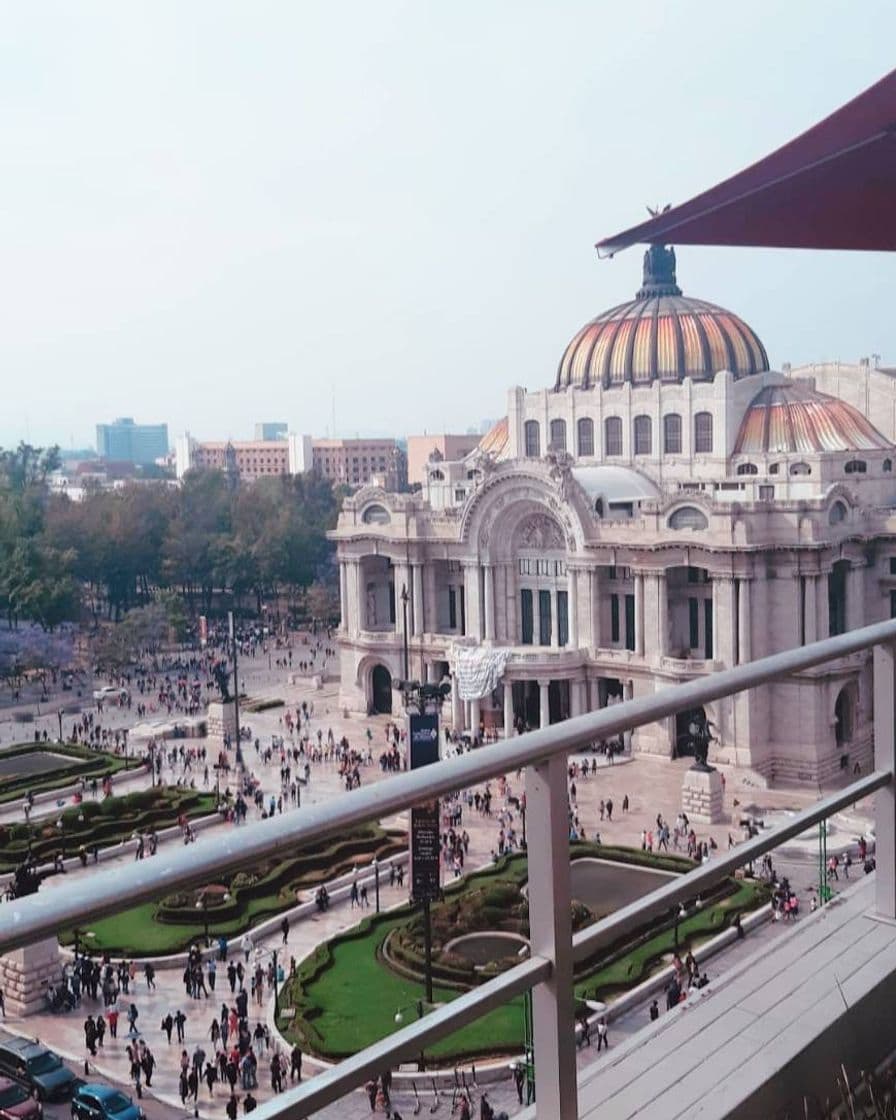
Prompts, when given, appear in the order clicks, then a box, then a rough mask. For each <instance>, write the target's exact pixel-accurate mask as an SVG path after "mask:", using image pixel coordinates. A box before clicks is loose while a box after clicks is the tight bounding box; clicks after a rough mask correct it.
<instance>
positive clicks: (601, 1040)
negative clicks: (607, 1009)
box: [597, 1016, 610, 1054]
mask: <svg viewBox="0 0 896 1120" xmlns="http://www.w3.org/2000/svg"><path fill="white" fill-rule="evenodd" d="M605 1046H606V1048H607V1049H608V1050H609V1049H610V1043H609V1042H608V1041H607V1020H606V1018H605V1017H604V1016H601V1017H600V1019H598V1021H597V1052H598V1054H599V1053H600V1052H601V1050H602V1049H603V1048H604V1047H605Z"/></svg>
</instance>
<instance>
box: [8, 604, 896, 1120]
mask: <svg viewBox="0 0 896 1120" xmlns="http://www.w3.org/2000/svg"><path fill="white" fill-rule="evenodd" d="M894 645H896V621H891V622H882V623H877V624H875V625H873V626H867V627H865V628H864V629H861V630H856V631H853V632H851V633H849V634H843V635H839V636H837V637H835V638H828V639H826V640H824V641H821V642H817V643H815V644H813V645H810V646H804V647H801V648H799V649H795V650H790V651H788V652H786V653H780V654H774V655H772V656H771V657H766V658H763V659H762V660H760V661H754V662H751V663H749V664H747V665H741V666H738V667H737V668H735V669H729V670H726V671H724V672H719V673H715V674H713V675H712V676H708V677H704V678H700V679H697V680H694V681H690V682H688V683H686V684H681V685H676V686H673V687H671V688H667V689H663V690H662V691H660V692H656V693H654V694H653V695H651V696H646V697H642V698H639V699H637V700H630V701H627V702H625V703H621V704H617V705H614V706H613V707H612V708H608V709H607V708H605V709H602V710H600V711H598V712H591V713H589V714H586V715H583V716H577V717H575V718H573V719H569V720H566V721H565V722H564V723H561V724H555V725H554V726H552V727H546V728H543V729H541V730H539V731H533V732H530V733H529V734H526V735H522V736H519V737H517V738H514V739H511V740H509V741H503V742H499V743H494V744H491V745H490V746H487V747H483V748H481V749H480V750H477V751H475V752H472V753H468V754H465V755H461V756H458V757H455V758H451V759H446V760H444V761H441V762H438V763H435V764H433V765H431V766H428V767H425V768H424V769H422V770H416V771H412V772H407V773H403V774H400V775H398V776H396V777H394V778H391V779H390V780H389V781H387V782H382V783H379V784H377V785H374V786H370V787H367V788H361V789H358V790H355V791H353V792H351V793H347V794H345V795H344V796H343V797H341V798H340V799H339V800H338V801H336V802H332V803H329V804H327V805H313V806H308V807H306V808H302V809H299V810H297V811H295V812H293V813H290V814H288V815H285V816H279V817H274V818H271V819H269V820H265V821H260V822H258V823H255V824H250V825H246V826H243V827H239V828H234V829H233V830H232V831H231V832H230V833H228V834H227V836H226V837H225V838H222V839H220V840H219V839H217V838H216V842H215V844H214V845H208V846H207V847H204V848H201V849H196V848H194V847H192V846H190V847H187V848H184V849H181V850H179V851H177V852H175V853H172V854H167V853H163V852H160V853H159V854H158V855H157V856H156V857H155V858H154V859H152V860H145V861H141V862H137V863H132V864H128V865H126V866H123V867H116V868H111V869H109V870H104V871H102V872H98V873H97V874H96V876H95V877H93V878H92V879H91V882H90V892H89V894H88V895H86V896H85V893H84V890H83V885H81V884H78V883H74V882H73V883H70V884H66V885H63V886H60V887H58V888H57V889H54V890H52V891H48V892H45V893H38V894H36V895H32V896H30V897H28V898H25V899H21V900H16V901H12V902H8V903H6V904H4V905H3V906H0V953H2V952H7V951H9V950H10V949H14V948H17V947H19V946H22V945H26V944H29V943H30V942H33V941H36V940H38V939H40V938H42V937H47V936H51V935H55V934H56V933H57V931H58V930H60V929H66V928H71V927H72V926H74V925H77V924H83V923H85V922H88V921H92V920H95V919H97V918H102V917H105V916H107V915H109V914H112V913H115V912H116V911H119V910H121V909H122V908H123V907H124V906H132V905H135V904H138V903H141V902H146V901H149V900H151V899H155V898H158V897H159V896H160V895H162V894H166V893H170V892H172V891H174V890H183V889H187V888H190V887H195V886H201V885H202V884H204V883H206V882H208V880H209V876H210V875H211V874H212V873H216V874H220V873H221V872H226V871H235V870H237V869H239V868H241V867H245V866H247V865H249V864H252V863H256V862H257V861H258V860H260V859H262V858H268V857H271V856H277V855H286V854H289V855H293V854H294V853H295V851H296V849H297V848H300V847H302V846H303V845H306V844H312V843H319V842H321V841H322V840H325V839H327V838H328V837H330V836H335V835H337V834H343V833H344V832H345V830H346V829H349V828H351V827H353V826H356V825H359V824H363V823H365V822H368V821H371V820H378V819H381V818H383V817H386V816H389V815H391V814H393V813H395V812H398V811H400V810H404V809H407V808H409V807H410V806H412V805H415V804H418V803H420V802H422V801H425V800H427V799H430V798H433V797H438V796H441V795H443V794H447V793H451V792H454V791H456V790H461V789H466V788H468V787H471V786H474V785H477V784H480V783H482V782H485V781H488V780H490V779H493V778H497V777H499V776H500V775H502V774H505V773H507V772H509V771H513V770H517V769H520V768H522V767H525V768H526V797H527V824H528V859H529V912H530V944H531V955H530V957H529V959H528V960H526V961H524V962H523V963H521V964H519V965H517V966H515V967H514V968H512V969H510V970H508V971H507V972H504V973H502V974H501V975H500V976H498V977H496V978H495V979H493V980H491V981H488V982H487V983H485V984H482V985H481V986H480V987H477V988H476V989H474V990H473V991H470V992H468V993H466V994H464V995H462V996H460V997H458V998H457V999H455V1000H453V1001H452V1002H451V1003H449V1004H447V1005H445V1006H444V1007H440V1008H438V1009H436V1010H435V1011H434V1012H432V1013H431V1014H429V1015H427V1016H426V1017H425V1018H423V1019H420V1020H418V1021H415V1022H413V1023H411V1024H410V1025H409V1026H407V1027H405V1028H403V1029H401V1030H398V1031H396V1032H395V1033H394V1034H392V1035H390V1036H389V1037H388V1038H386V1039H383V1040H382V1041H381V1042H378V1043H376V1044H375V1045H373V1046H370V1047H368V1048H367V1049H365V1050H363V1051H361V1052H359V1053H358V1054H355V1055H354V1056H353V1057H351V1058H349V1059H346V1060H345V1061H343V1062H341V1063H339V1064H338V1065H336V1066H334V1067H333V1068H331V1069H330V1070H328V1071H327V1072H325V1073H323V1074H320V1075H319V1076H317V1077H315V1078H314V1079H313V1080H311V1081H308V1082H307V1083H304V1084H302V1085H301V1086H300V1087H298V1088H295V1089H290V1090H288V1091H287V1092H286V1093H284V1094H282V1095H281V1096H279V1097H277V1098H276V1099H275V1100H272V1101H270V1102H268V1103H266V1104H265V1105H263V1106H261V1107H260V1108H259V1109H258V1110H257V1115H258V1120H268V1118H269V1117H270V1118H273V1117H282V1118H283V1120H304V1118H305V1117H307V1116H309V1115H311V1114H312V1113H313V1112H315V1111H316V1110H317V1109H320V1108H323V1107H324V1106H325V1105H327V1104H330V1103H331V1102H333V1101H335V1100H338V1099H339V1098H340V1097H342V1096H343V1095H344V1094H345V1093H347V1092H349V1091H350V1090H352V1089H354V1088H356V1087H357V1086H359V1085H360V1084H362V1083H363V1082H364V1081H365V1080H366V1079H367V1078H368V1077H369V1076H371V1075H372V1074H376V1073H379V1072H381V1071H382V1070H383V1069H384V1068H386V1067H387V1066H394V1065H396V1064H398V1063H400V1062H402V1061H405V1060H409V1059H412V1058H414V1057H415V1056H416V1055H418V1054H419V1053H420V1051H421V1049H422V1048H423V1047H425V1046H427V1045H429V1044H431V1043H433V1042H436V1041H438V1040H439V1039H442V1038H444V1037H446V1036H447V1035H449V1034H451V1033H452V1032H454V1031H456V1030H458V1029H459V1028H461V1027H463V1026H465V1025H466V1024H468V1023H470V1022H472V1021H474V1020H476V1019H478V1018H480V1017H481V1016H483V1015H485V1014H486V1013H487V1012H489V1011H490V1010H492V1009H493V1008H495V1007H497V1006H499V1005H501V1004H503V1003H506V1002H507V1001H508V1000H510V999H512V998H514V997H515V996H516V995H518V994H520V993H522V992H525V991H527V990H530V989H531V990H532V996H533V1008H534V1016H533V1017H534V1030H535V1038H534V1044H535V1067H536V1070H535V1072H536V1080H537V1084H538V1110H539V1115H544V1116H547V1117H551V1118H552V1120H574V1118H575V1117H576V1116H577V1098H576V1063H575V1041H574V1032H573V990H572V989H573V984H572V974H573V964H574V961H575V960H581V959H582V958H584V957H589V956H591V955H593V954H594V953H595V952H597V951H599V950H600V949H601V948H603V947H605V946H607V945H609V944H610V943H612V942H613V941H615V940H616V939H617V938H619V937H620V936H621V935H623V934H626V933H628V932H630V931H632V930H634V929H635V928H636V927H638V926H640V925H643V923H644V922H645V921H647V920H649V919H650V918H651V917H654V916H656V915H659V914H661V913H664V912H668V910H669V909H670V908H671V907H672V906H674V905H675V904H677V903H678V902H680V901H684V900H685V899H688V898H692V897H693V896H694V895H696V894H698V893H700V892H702V891H704V890H706V889H707V888H708V887H709V886H711V885H712V884H713V883H715V882H717V881H718V880H719V879H721V878H724V877H725V876H726V875H728V874H730V873H731V872H732V871H733V870H734V869H736V868H737V867H740V866H742V865H744V864H746V863H748V862H749V861H751V860H753V859H755V858H756V857H757V856H759V855H762V854H763V853H765V852H767V851H770V850H772V849H773V848H775V847H776V846H777V845H778V844H780V843H781V841H783V840H786V839H789V838H791V837H794V836H797V835H799V834H800V833H801V832H804V831H805V830H806V829H807V828H809V827H811V826H812V825H813V824H815V823H817V822H818V821H821V820H824V819H826V818H827V817H828V816H830V815H831V814H832V813H835V812H837V811H839V810H840V809H843V808H845V807H846V806H848V805H851V804H853V803H854V802H855V801H857V800H859V799H860V798H862V797H865V796H867V795H868V794H870V793H873V792H875V791H879V799H878V803H877V805H876V837H877V883H876V898H877V909H878V911H879V912H880V913H881V914H882V915H883V916H885V917H888V918H890V919H896V858H894V857H896V802H894V784H893V781H892V778H893V769H894V720H896V670H894V664H896V661H894ZM872 647H874V719H875V751H876V765H877V769H876V770H875V771H874V772H873V773H872V774H869V775H867V776H866V777H863V778H861V779H860V780H859V781H856V782H854V783H853V784H851V785H850V786H848V787H846V788H845V789H843V790H841V791H839V792H837V793H835V794H832V795H831V796H829V797H826V798H825V799H823V800H822V801H819V802H818V803H817V804H816V805H814V806H813V807H812V808H810V809H808V810H806V811H805V812H803V813H800V814H797V815H796V816H794V817H793V818H792V819H791V820H790V821H788V822H787V823H786V824H785V825H783V826H781V827H780V828H777V829H775V830H772V831H770V832H768V833H766V834H765V835H763V836H761V837H757V838H755V839H753V840H750V841H748V842H746V843H744V844H741V845H739V846H738V847H737V848H735V849H733V850H732V851H730V852H728V853H726V854H725V855H721V856H718V857H716V858H714V859H713V860H712V861H711V862H709V863H707V864H705V865H703V866H701V867H698V868H695V869H694V870H693V871H692V872H690V873H688V874H686V875H684V876H681V877H679V878H677V879H675V880H673V881H671V882H669V883H667V884H664V885H663V886H661V887H660V888H659V889H657V890H655V891H653V892H652V893H651V894H649V895H647V896H645V897H644V898H642V899H640V900H639V901H637V902H635V903H633V904H631V905H629V906H626V907H624V908H623V909H621V910H618V911H616V912H615V913H614V914H612V915H610V916H609V917H607V918H605V919H603V920H602V921H600V922H597V923H596V924H594V925H592V926H590V927H588V928H586V929H584V930H581V931H580V932H579V933H578V934H576V936H575V937H573V935H572V929H571V919H570V905H569V904H570V898H571V890H570V862H569V831H568V801H567V755H568V754H569V752H571V751H573V750H576V749H580V748H582V747H584V746H586V745H588V744H590V743H592V742H593V741H595V740H599V739H612V738H614V737H615V736H618V735H619V734H620V733H622V732H624V731H630V730H633V729H634V728H637V727H641V726H643V725H645V724H648V723H652V722H654V721H656V720H658V719H663V718H665V717H668V716H671V715H674V714H675V713H677V712H680V711H683V710H687V709H690V708H693V707H696V706H698V705H702V704H706V703H708V702H710V701H712V700H716V699H719V698H720V697H723V696H729V695H732V694H735V693H738V692H742V691H745V690H747V689H750V688H753V687H755V686H757V685H761V684H765V683H768V682H772V681H779V680H781V679H782V678H783V677H786V676H787V675H789V674H792V673H796V672H799V671H801V670H805V669H809V668H812V667H813V666H817V665H822V664H824V663H826V662H830V661H835V660H837V659H838V658H841V657H844V656H847V655H849V654H852V653H856V652H858V651H861V650H867V649H870V648H872Z"/></svg>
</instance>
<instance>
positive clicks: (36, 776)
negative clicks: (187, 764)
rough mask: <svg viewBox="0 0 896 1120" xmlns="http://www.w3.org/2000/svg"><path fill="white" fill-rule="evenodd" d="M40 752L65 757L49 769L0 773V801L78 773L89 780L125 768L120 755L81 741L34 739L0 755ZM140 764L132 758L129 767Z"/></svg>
mask: <svg viewBox="0 0 896 1120" xmlns="http://www.w3.org/2000/svg"><path fill="white" fill-rule="evenodd" d="M43 752H46V753H49V754H54V755H64V756H66V758H67V760H68V761H66V762H62V761H60V763H59V765H58V766H57V767H54V769H53V770H50V771H43V772H36V773H33V774H28V773H21V774H15V775H7V776H0V804H2V803H3V802H6V801H15V800H16V799H17V798H20V797H23V796H24V795H25V794H26V793H27V792H28V790H31V792H32V793H41V792H46V791H47V790H52V789H59V788H60V787H62V786H66V785H70V784H71V783H72V782H74V781H76V780H77V779H78V778H80V777H85V778H87V779H88V780H89V781H90V780H92V779H93V778H96V779H97V780H102V779H103V778H104V777H105V776H106V775H107V774H115V773H117V772H118V771H119V770H123V769H124V768H125V759H124V757H123V756H120V755H114V754H110V753H108V752H107V751H95V750H92V749H91V748H90V747H88V746H86V745H84V744H82V743H55V742H47V743H43V742H41V743H35V742H33V741H32V742H25V743H15V744H13V745H12V746H10V747H5V748H4V750H3V752H2V757H3V759H5V760H9V759H12V758H15V757H16V756H21V755H28V754H34V753H43ZM139 765H140V762H139V760H138V759H135V758H131V760H130V768H131V769H132V770H136V769H137V768H138V767H139Z"/></svg>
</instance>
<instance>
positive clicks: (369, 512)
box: [361, 506, 391, 525]
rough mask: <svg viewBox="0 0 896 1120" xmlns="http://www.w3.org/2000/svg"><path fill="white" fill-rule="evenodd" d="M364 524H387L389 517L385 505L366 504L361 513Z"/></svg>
mask: <svg viewBox="0 0 896 1120" xmlns="http://www.w3.org/2000/svg"><path fill="white" fill-rule="evenodd" d="M361 520H362V521H363V522H364V524H365V525H388V524H389V522H390V520H391V518H390V517H389V511H388V510H387V509H386V508H385V506H368V507H367V509H365V510H364V512H363V513H362V514H361Z"/></svg>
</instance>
